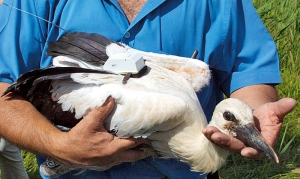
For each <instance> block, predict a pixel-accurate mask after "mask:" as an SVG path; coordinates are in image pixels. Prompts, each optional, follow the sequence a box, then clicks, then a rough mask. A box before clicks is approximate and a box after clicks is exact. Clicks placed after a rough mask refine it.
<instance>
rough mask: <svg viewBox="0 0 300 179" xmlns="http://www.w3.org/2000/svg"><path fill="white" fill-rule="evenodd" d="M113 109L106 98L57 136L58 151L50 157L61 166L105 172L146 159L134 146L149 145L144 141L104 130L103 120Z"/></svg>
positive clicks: (111, 100)
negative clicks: (114, 134)
mask: <svg viewBox="0 0 300 179" xmlns="http://www.w3.org/2000/svg"><path fill="white" fill-rule="evenodd" d="M113 106H114V100H113V99H112V98H111V97H110V98H108V100H107V101H106V103H105V104H104V105H103V106H102V107H99V108H96V109H94V110H92V111H91V112H89V114H88V115H87V116H86V117H84V118H83V119H82V121H80V122H79V123H78V124H77V125H76V126H75V127H73V128H72V129H71V130H70V131H69V132H64V133H63V135H62V136H58V137H57V139H58V144H57V147H58V150H55V153H53V155H55V157H54V158H55V159H56V160H58V161H59V162H62V163H65V164H71V163H72V164H78V165H84V166H99V168H101V169H108V168H110V167H112V166H114V165H117V164H120V163H122V162H133V161H137V160H140V159H143V158H145V157H147V155H146V154H145V153H144V152H143V151H141V150H138V149H134V147H136V146H138V145H140V144H144V143H145V144H150V143H149V141H148V140H146V139H142V138H138V139H134V138H128V139H121V138H117V137H114V136H113V135H111V134H110V133H108V132H107V130H106V129H105V128H104V126H103V120H104V119H105V118H106V117H107V116H108V114H109V113H110V112H111V111H112V109H113ZM54 140H55V139H54Z"/></svg>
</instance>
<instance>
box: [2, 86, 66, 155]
mask: <svg viewBox="0 0 300 179" xmlns="http://www.w3.org/2000/svg"><path fill="white" fill-rule="evenodd" d="M8 86H9V84H7V83H0V94H1V95H2V94H3V92H4V91H5V90H6V89H7V87H8ZM0 106H1V108H0V135H1V136H3V137H4V138H6V139H7V140H9V141H11V142H12V143H14V144H16V145H17V146H18V147H20V148H25V149H28V150H31V151H33V152H36V153H40V154H50V153H51V150H52V149H51V148H50V147H51V145H54V144H51V141H53V140H51V139H50V137H51V138H53V137H55V135H56V134H57V135H59V134H60V133H61V132H60V131H59V130H58V129H56V128H55V127H54V126H53V125H52V124H51V123H50V122H49V121H48V120H47V119H46V118H44V117H43V116H42V115H41V114H40V113H39V112H38V111H37V110H36V109H35V108H34V106H32V105H31V104H30V103H29V102H28V101H26V100H24V99H23V98H22V97H20V96H19V95H17V94H13V93H10V94H8V95H6V96H3V97H1V98H0ZM49 134H51V135H49ZM49 145H50V147H49ZM49 149H50V150H49ZM52 152H53V151H52Z"/></svg>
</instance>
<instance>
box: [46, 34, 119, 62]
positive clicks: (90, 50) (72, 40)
mask: <svg viewBox="0 0 300 179" xmlns="http://www.w3.org/2000/svg"><path fill="white" fill-rule="evenodd" d="M111 43H116V42H114V41H112V40H110V39H108V38H106V37H105V36H102V35H99V34H88V33H84V32H75V33H67V34H65V35H63V36H62V37H61V38H60V39H59V40H57V41H56V42H51V43H49V45H48V51H47V55H49V56H59V55H62V56H71V57H75V58H77V59H79V60H82V61H84V62H86V63H89V64H91V65H94V66H101V65H104V63H105V62H106V60H107V59H108V56H107V55H106V46H107V45H109V44H111ZM117 44H118V43H117Z"/></svg>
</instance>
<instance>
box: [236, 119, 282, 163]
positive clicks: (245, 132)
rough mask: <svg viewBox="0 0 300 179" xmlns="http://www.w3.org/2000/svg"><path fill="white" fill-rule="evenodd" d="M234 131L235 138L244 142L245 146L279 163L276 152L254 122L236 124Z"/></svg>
mask: <svg viewBox="0 0 300 179" xmlns="http://www.w3.org/2000/svg"><path fill="white" fill-rule="evenodd" d="M234 131H235V132H236V138H237V139H239V140H241V141H242V142H244V144H245V145H246V146H248V147H252V148H254V149H256V150H257V151H258V152H260V153H261V154H263V155H265V156H267V157H268V158H270V159H271V160H274V161H275V162H276V163H279V159H278V156H277V154H276V153H275V151H274V150H273V148H272V147H271V146H270V145H269V144H268V142H267V141H266V139H265V138H264V137H263V136H262V135H261V133H260V132H259V131H258V129H257V128H256V127H255V126H254V124H252V123H249V124H247V125H244V126H242V125H239V126H236V127H235V129H234Z"/></svg>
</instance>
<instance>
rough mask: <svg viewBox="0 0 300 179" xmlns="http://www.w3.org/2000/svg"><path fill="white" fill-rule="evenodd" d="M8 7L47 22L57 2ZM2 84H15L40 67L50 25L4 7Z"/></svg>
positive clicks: (9, 0) (18, 1)
mask: <svg viewBox="0 0 300 179" xmlns="http://www.w3.org/2000/svg"><path fill="white" fill-rule="evenodd" d="M4 2H5V3H6V4H9V5H11V6H14V7H16V8H19V9H22V10H24V11H27V12H29V13H31V14H34V15H37V16H39V17H41V18H45V19H47V20H49V21H51V20H52V19H50V18H49V17H51V13H52V12H51V11H50V10H51V9H54V8H51V7H50V6H53V5H55V1H45V0H42V1H34V0H32V1H23V0H5V1H4ZM0 14H1V16H0V41H1V44H2V45H1V48H0V81H1V82H6V83H12V82H14V81H15V80H16V79H17V78H18V77H19V76H20V75H21V74H23V73H25V72H27V71H30V70H32V69H37V68H39V67H40V61H41V60H40V59H41V56H42V53H43V49H44V45H45V41H46V36H47V29H48V26H49V24H48V23H47V22H45V21H43V20H40V19H39V18H37V17H34V16H33V15H29V14H28V13H25V12H21V11H18V10H16V9H14V8H11V7H8V6H5V5H2V6H0Z"/></svg>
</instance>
